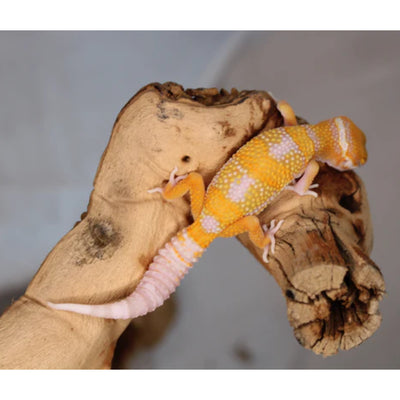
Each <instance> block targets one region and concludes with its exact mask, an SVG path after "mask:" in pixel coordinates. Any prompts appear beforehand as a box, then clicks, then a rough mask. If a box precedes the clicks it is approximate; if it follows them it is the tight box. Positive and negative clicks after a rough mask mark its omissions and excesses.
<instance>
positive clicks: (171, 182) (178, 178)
mask: <svg viewBox="0 0 400 400" xmlns="http://www.w3.org/2000/svg"><path fill="white" fill-rule="evenodd" d="M177 171H178V167H175V168H174V169H173V170H172V171H171V173H170V175H169V181H168V183H167V185H170V187H174V186H175V185H176V184H177V183H178V182H179V181H181V180H182V179H185V178H186V177H187V174H185V175H179V176H175V175H176V172H177ZM164 190H165V187H164V188H161V187H156V188H154V189H150V190H148V191H147V193H157V192H158V193H164Z"/></svg>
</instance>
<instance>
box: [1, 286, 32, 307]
mask: <svg viewBox="0 0 400 400" xmlns="http://www.w3.org/2000/svg"><path fill="white" fill-rule="evenodd" d="M27 286H28V283H24V284H21V285H19V286H13V287H11V288H7V289H6V290H3V291H1V292H0V315H1V314H3V313H4V311H6V309H7V308H8V307H10V306H11V304H12V303H13V302H14V301H15V300H17V299H18V298H19V297H21V296H22V295H23V294H24V293H25V290H26V287H27Z"/></svg>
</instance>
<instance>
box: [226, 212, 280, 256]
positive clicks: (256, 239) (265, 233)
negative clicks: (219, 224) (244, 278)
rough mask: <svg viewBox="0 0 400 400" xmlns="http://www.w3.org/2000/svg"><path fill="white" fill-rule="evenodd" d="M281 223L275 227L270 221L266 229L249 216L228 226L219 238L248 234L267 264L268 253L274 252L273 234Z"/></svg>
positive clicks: (253, 216) (273, 222) (255, 218)
mask: <svg viewBox="0 0 400 400" xmlns="http://www.w3.org/2000/svg"><path fill="white" fill-rule="evenodd" d="M283 222H284V220H281V221H279V222H278V223H277V224H276V225H275V220H272V221H271V225H270V227H269V228H268V227H267V226H266V225H262V226H261V224H260V220H259V219H258V218H257V217H256V216H255V215H249V216H246V217H243V218H241V219H239V220H238V221H236V222H235V223H233V224H232V225H230V226H228V227H227V228H226V229H225V230H223V231H222V232H221V233H220V236H221V237H231V236H236V235H239V234H240V233H244V232H248V234H249V238H250V240H251V242H252V243H253V244H254V245H255V246H257V247H259V248H261V249H264V251H263V260H264V262H266V263H268V253H269V251H270V250H271V254H274V252H275V234H276V232H278V230H279V228H280V227H281V226H282V224H283Z"/></svg>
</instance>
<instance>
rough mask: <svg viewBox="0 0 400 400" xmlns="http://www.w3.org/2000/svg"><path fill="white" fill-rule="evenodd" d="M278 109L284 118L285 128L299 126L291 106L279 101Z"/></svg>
mask: <svg viewBox="0 0 400 400" xmlns="http://www.w3.org/2000/svg"><path fill="white" fill-rule="evenodd" d="M276 108H277V109H278V110H279V112H280V113H281V115H282V117H283V124H284V125H285V126H294V125H297V118H296V114H295V113H294V111H293V108H292V107H291V105H290V104H289V103H288V102H287V101H284V100H280V101H278V103H277V104H276Z"/></svg>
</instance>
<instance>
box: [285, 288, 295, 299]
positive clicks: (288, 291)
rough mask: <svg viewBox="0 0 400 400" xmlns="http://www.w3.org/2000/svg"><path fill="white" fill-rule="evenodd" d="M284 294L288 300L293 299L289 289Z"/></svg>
mask: <svg viewBox="0 0 400 400" xmlns="http://www.w3.org/2000/svg"><path fill="white" fill-rule="evenodd" d="M285 294H286V297H287V298H288V299H292V300H293V299H294V293H293V292H292V291H291V290H290V289H288V290H286V293H285Z"/></svg>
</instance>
